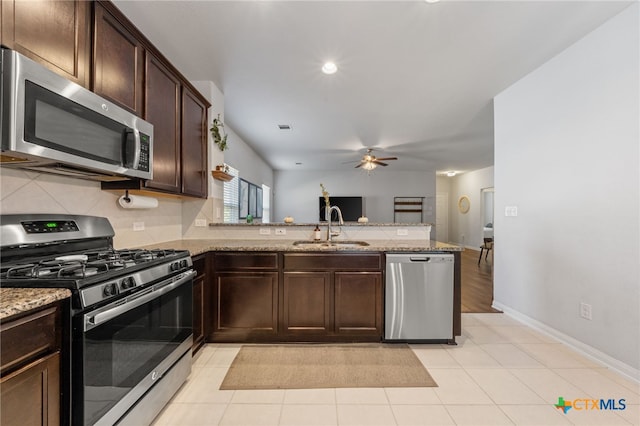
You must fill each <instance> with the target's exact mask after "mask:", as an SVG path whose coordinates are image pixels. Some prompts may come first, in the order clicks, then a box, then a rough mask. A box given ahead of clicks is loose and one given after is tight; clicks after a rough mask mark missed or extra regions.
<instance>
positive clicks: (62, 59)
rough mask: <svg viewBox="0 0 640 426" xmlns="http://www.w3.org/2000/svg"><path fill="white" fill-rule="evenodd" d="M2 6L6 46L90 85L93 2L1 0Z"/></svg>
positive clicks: (65, 75) (72, 79) (78, 81)
mask: <svg viewBox="0 0 640 426" xmlns="http://www.w3.org/2000/svg"><path fill="white" fill-rule="evenodd" d="M0 8H1V9H2V11H1V18H0V19H2V21H1V22H2V25H0V26H1V27H2V28H1V33H2V44H3V45H4V46H6V47H8V48H11V49H13V50H16V51H18V52H20V53H22V54H23V55H25V56H27V57H29V58H31V59H33V60H34V61H37V62H39V63H41V64H42V65H44V66H45V67H47V68H49V69H51V70H52V71H54V72H56V73H58V74H60V75H62V76H63V77H65V78H67V79H69V80H71V81H73V82H75V83H78V84H80V85H81V86H84V87H87V88H88V87H89V68H90V66H89V63H90V53H91V50H90V46H91V44H90V39H89V34H90V18H89V17H90V12H91V3H90V2H87V1H56V0H32V1H15V0H2V2H1V5H0Z"/></svg>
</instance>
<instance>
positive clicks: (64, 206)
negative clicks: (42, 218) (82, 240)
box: [0, 168, 214, 248]
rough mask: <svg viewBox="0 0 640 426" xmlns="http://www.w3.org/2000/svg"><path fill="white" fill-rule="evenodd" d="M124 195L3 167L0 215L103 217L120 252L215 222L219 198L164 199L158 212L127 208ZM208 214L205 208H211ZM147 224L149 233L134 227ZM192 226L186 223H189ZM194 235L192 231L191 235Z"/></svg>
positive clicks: (160, 199)
mask: <svg viewBox="0 0 640 426" xmlns="http://www.w3.org/2000/svg"><path fill="white" fill-rule="evenodd" d="M123 194H124V192H119V191H102V190H101V189H100V183H99V182H93V181H85V180H81V179H71V178H66V177H64V176H57V175H51V174H46V173H35V172H30V171H22V170H16V169H9V168H0V214H10V213H68V214H78V215H91V216H103V217H106V218H108V219H109V221H110V222H111V225H112V226H113V228H114V229H115V232H116V235H115V238H114V245H115V247H116V248H126V247H135V246H141V245H147V244H153V243H158V242H164V241H171V240H178V239H181V238H183V235H184V233H185V230H189V229H190V225H191V224H192V223H193V222H194V221H195V218H202V219H206V220H207V223H209V222H211V221H213V220H212V218H210V217H208V216H210V214H209V212H212V211H213V203H214V200H212V199H208V200H200V199H193V200H191V199H189V200H183V199H179V198H177V197H164V196H161V195H159V196H158V197H156V198H157V199H158V207H157V208H155V209H144V210H134V209H123V208H122V207H120V205H119V204H118V198H119V197H120V196H121V195H123ZM207 209H208V211H207V212H205V210H207ZM141 222H144V230H142V231H134V230H133V224H134V223H141ZM184 222H186V223H187V225H185V223H184ZM191 233H193V231H192V232H191Z"/></svg>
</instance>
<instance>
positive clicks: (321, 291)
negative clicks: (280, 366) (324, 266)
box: [281, 272, 333, 336]
mask: <svg viewBox="0 0 640 426" xmlns="http://www.w3.org/2000/svg"><path fill="white" fill-rule="evenodd" d="M331 307H332V297H331V273H329V272H285V273H284V274H283V282H282V324H281V331H282V333H283V334H286V335H289V336H296V335H298V336H309V335H324V334H327V333H330V332H331V331H332V329H333V318H332V317H331V311H332V309H331Z"/></svg>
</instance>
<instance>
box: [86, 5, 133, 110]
mask: <svg viewBox="0 0 640 426" xmlns="http://www.w3.org/2000/svg"><path fill="white" fill-rule="evenodd" d="M94 4H95V14H94V47H93V49H94V50H93V91H94V92H95V93H97V94H98V95H101V96H104V97H105V98H107V99H109V100H111V101H113V102H115V103H117V104H118V105H120V106H122V107H123V108H126V109H128V110H129V111H131V112H133V113H135V114H136V115H138V116H140V117H142V106H143V103H142V97H143V93H144V89H143V86H142V81H143V74H144V69H143V66H144V48H143V46H142V44H141V43H140V41H139V40H138V39H136V37H135V36H134V34H133V32H132V31H131V30H129V29H128V28H126V27H125V26H124V25H123V24H122V23H121V22H120V21H119V20H118V19H116V17H115V16H114V15H112V14H111V13H110V12H109V11H107V10H106V9H105V8H104V7H103V6H102V5H101V4H100V3H94Z"/></svg>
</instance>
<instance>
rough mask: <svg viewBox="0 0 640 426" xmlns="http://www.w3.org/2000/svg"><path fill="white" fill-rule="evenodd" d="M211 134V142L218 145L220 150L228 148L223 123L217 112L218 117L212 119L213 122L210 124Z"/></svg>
mask: <svg viewBox="0 0 640 426" xmlns="http://www.w3.org/2000/svg"><path fill="white" fill-rule="evenodd" d="M211 135H212V136H213V142H214V143H215V144H216V145H218V148H220V151H224V150H225V149H227V148H229V147H228V146H227V133H226V132H225V131H224V123H223V122H222V119H221V118H220V114H218V118H214V119H213V124H212V125H211Z"/></svg>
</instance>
